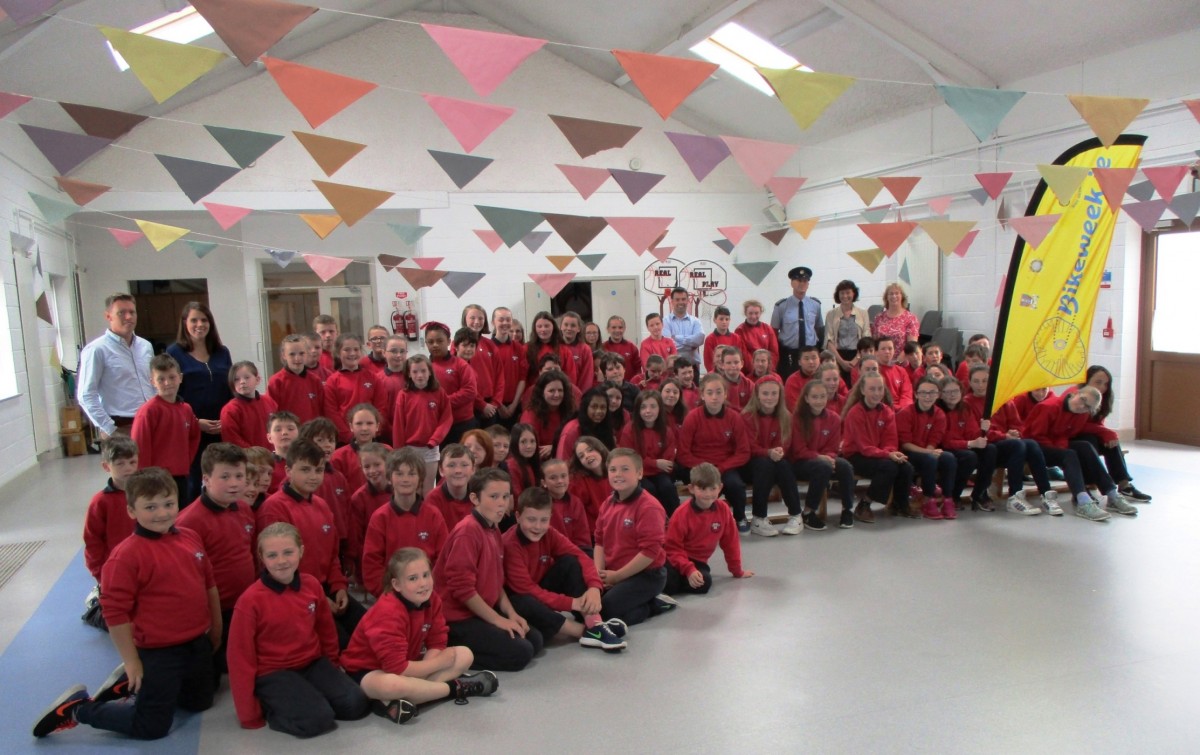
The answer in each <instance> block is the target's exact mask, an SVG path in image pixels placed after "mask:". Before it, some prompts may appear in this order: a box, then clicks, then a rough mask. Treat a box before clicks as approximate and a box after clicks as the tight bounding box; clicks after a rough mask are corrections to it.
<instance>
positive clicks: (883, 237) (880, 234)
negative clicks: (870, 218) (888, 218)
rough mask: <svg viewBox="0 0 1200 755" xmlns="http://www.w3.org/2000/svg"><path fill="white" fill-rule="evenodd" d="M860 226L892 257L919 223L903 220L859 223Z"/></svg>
mask: <svg viewBox="0 0 1200 755" xmlns="http://www.w3.org/2000/svg"><path fill="white" fill-rule="evenodd" d="M858 227H859V228H861V229H862V232H863V233H865V234H866V235H867V237H868V238H870V239H871V241H874V242H875V243H876V244H877V245H878V246H879V249H880V250H881V251H882V252H883V253H884V254H886V255H887V256H889V257H891V256H892V255H893V254H895V253H896V250H897V249H899V248H900V245H901V244H903V243H904V240H905V239H907V238H908V237H909V236H910V235H912V232H913V229H915V228H916V227H917V224H916V223H913V222H910V221H906V220H901V221H897V222H895V223H859V224H858Z"/></svg>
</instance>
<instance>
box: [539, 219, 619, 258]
mask: <svg viewBox="0 0 1200 755" xmlns="http://www.w3.org/2000/svg"><path fill="white" fill-rule="evenodd" d="M543 215H544V216H545V218H546V222H547V223H549V224H550V227H551V228H553V229H554V232H555V233H557V234H558V235H559V236H561V237H562V240H563V241H565V242H567V246H569V247H571V251H573V252H575V253H576V254H578V253H580V252H582V251H583V249H584V247H586V246H587V245H588V244H590V243H591V242H592V239H594V238H596V236H598V235H599V234H600V232H601V231H603V230H604V229H605V228H607V227H608V221H606V220H605V219H604V218H594V217H587V216H584V215H558V214H554V213H549V212H547V213H543Z"/></svg>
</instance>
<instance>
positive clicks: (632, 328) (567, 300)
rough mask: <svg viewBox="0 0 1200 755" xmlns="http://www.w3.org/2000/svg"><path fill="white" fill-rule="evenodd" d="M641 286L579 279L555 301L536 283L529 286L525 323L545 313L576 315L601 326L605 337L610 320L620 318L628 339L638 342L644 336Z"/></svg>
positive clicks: (629, 280) (624, 281)
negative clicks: (610, 318)
mask: <svg viewBox="0 0 1200 755" xmlns="http://www.w3.org/2000/svg"><path fill="white" fill-rule="evenodd" d="M640 285H641V283H640V281H638V279H637V278H588V279H586V280H580V279H579V278H576V279H574V280H572V281H571V282H570V283H568V284H567V285H566V286H564V287H563V290H562V291H559V292H558V295H557V296H553V297H551V296H548V295H547V294H546V292H545V291H543V290H542V288H541V287H540V286H538V285H537V284H536V283H526V284H525V319H524V321H523V322H524V324H525V325H526V326H528V324H529V322H530V321H531V320H532V319H533V316H534V315H536V314H537V313H538V312H542V311H548V312H549V313H550V314H551V315H552V316H554V317H558V316H559V315H561V314H563V313H564V312H575V313H576V314H578V315H579V316H580V317H582V318H583V320H584V322H594V323H596V324H597V325H599V326H600V332H601V333H605V332H606V326H607V324H608V318H609V317H612V316H613V315H619V316H620V317H623V318H624V319H625V324H626V326H627V331H626V332H627V334H628V335H627V336H626V337H627V338H630V339H637V334H638V333H640V332H641V324H640V323H641V320H640V314H639V313H640V312H641V306H640V301H639V295H638V291H639V290H640ZM637 340H640V339H637ZM635 342H636V341H635Z"/></svg>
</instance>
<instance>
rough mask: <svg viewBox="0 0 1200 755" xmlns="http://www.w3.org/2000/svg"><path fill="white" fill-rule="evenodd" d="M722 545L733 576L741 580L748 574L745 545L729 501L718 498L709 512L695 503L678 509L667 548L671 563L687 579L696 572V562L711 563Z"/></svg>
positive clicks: (668, 531)
mask: <svg viewBox="0 0 1200 755" xmlns="http://www.w3.org/2000/svg"><path fill="white" fill-rule="evenodd" d="M718 544H719V545H720V546H721V552H722V553H724V554H725V564H726V566H728V567H729V573H730V574H732V575H733V576H735V577H741V576H742V575H743V574H744V573H745V572H743V571H742V545H741V543H740V542H739V541H738V531H737V525H736V524H734V522H733V511H732V510H730V508H729V504H728V503H726V502H725V499H723V498H718V499H717V500H716V501H715V502H714V503H713V505H712V506H709V507H708V508H707V509H702V508H700V507H699V506H697V505H696V503H695V501H694V500H693V501H688V502H687V503H685V504H684V505H682V506H680V507H679V508H677V509H675V513H674V514H672V515H671V521H670V523H669V524H668V525H667V539H666V545H665V546H664V548H665V551H666V554H667V560H668V561H670V562H671V566H673V567H675V570H676V571H678V572H679V573H680V574H682V575H683V576H684V578H687V577H690V576H691V574H692V572H694V571H696V565H695V564H693V563H692V562H693V561H701V562H703V563H708V560H709V559H710V558H712V555H713V552H714V551H716V549H717V545H718Z"/></svg>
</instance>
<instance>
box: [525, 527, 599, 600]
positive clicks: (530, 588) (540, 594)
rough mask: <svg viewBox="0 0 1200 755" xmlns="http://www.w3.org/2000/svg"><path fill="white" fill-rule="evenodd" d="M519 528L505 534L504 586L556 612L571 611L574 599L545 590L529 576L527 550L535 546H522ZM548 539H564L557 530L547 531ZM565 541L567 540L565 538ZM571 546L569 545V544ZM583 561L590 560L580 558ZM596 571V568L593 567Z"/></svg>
mask: <svg viewBox="0 0 1200 755" xmlns="http://www.w3.org/2000/svg"><path fill="white" fill-rule="evenodd" d="M518 532H519V528H518V527H512V528H510V529H509V530H508V532H506V533H504V584H505V586H506V587H507V588H508V591H509V592H511V593H514V594H516V595H530V596H532V597H534V598H535V599H537V600H538V601H539V602H541V603H543V604H545V605H546V606H547V607H548V608H550V609H551V610H554V611H570V610H571V602H572V597H571V596H570V595H563V594H562V593H557V592H551V591H550V590H547V589H545V588H543V587H542V586H541V585H539V584H538V583H537V582H534V581H533V577H531V576H530V574H529V563H528V561H527V560H526V558H525V550H526V548H531V547H535V546H534V545H532V544H530V545H522V543H521V539H520V538H519V537H518V536H517V533H518ZM544 537H546V538H555V537H560V538H562V537H563V535H562V534H561V533H560V532H559V531H558V530H555V529H548V530H546V534H545V536H544ZM563 539H564V540H565V538H563ZM568 544H569V543H568ZM579 560H580V563H581V565H582V562H583V561H586V560H590V559H587V558H580V559H579ZM592 568H593V569H595V567H594V566H593V567H592Z"/></svg>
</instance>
